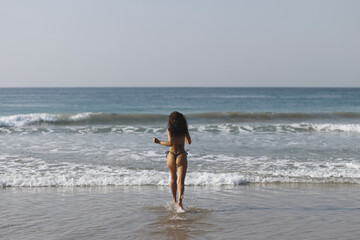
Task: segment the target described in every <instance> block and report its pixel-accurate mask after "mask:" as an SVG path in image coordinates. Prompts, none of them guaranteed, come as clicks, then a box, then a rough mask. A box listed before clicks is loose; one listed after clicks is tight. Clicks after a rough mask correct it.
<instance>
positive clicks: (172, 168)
mask: <svg viewBox="0 0 360 240" xmlns="http://www.w3.org/2000/svg"><path fill="white" fill-rule="evenodd" d="M167 166H168V168H169V170H170V174H171V178H170V189H171V194H172V199H173V202H176V192H177V175H176V162H175V158H174V156H173V155H172V154H171V153H169V154H168V155H167Z"/></svg>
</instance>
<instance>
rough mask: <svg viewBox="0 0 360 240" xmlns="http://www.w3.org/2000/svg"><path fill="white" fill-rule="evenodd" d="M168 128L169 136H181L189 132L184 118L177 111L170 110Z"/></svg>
mask: <svg viewBox="0 0 360 240" xmlns="http://www.w3.org/2000/svg"><path fill="white" fill-rule="evenodd" d="M168 129H169V131H170V135H171V136H182V135H185V134H187V133H188V132H189V130H188V124H187V121H186V118H185V116H184V115H183V114H181V113H179V112H176V111H175V112H172V113H171V114H170V116H169V123H168Z"/></svg>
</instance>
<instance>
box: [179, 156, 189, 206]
mask: <svg viewBox="0 0 360 240" xmlns="http://www.w3.org/2000/svg"><path fill="white" fill-rule="evenodd" d="M176 165H177V172H178V177H179V178H178V189H179V203H178V205H179V207H181V208H182V207H183V206H182V199H183V196H184V191H185V176H186V170H187V156H186V154H181V155H180V156H179V157H178V159H176Z"/></svg>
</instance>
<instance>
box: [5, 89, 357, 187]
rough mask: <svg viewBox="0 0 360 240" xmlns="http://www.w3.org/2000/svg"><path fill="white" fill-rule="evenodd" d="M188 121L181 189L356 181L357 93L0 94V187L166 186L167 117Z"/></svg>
mask: <svg viewBox="0 0 360 240" xmlns="http://www.w3.org/2000/svg"><path fill="white" fill-rule="evenodd" d="M175 110H177V111H180V112H182V113H184V114H185V115H186V116H187V119H188V124H189V130H190V134H191V136H192V139H193V144H192V145H189V146H186V150H188V152H189V155H188V157H189V171H188V176H187V179H186V184H187V185H195V186H203V185H206V186H219V185H239V184H244V183H356V184H359V183H360V159H359V155H360V145H359V140H360V89H336V88H335V89H333V88H329V89H320V88H319V89H318V88H316V89H313V88H304V89H302V88H70V89H66V88H65V89H61V88H59V89H57V88H55V89H46V88H41V89H0V163H1V165H0V186H24V187H30V186H38V187H41V186H107V185H114V186H117V185H136V186H141V185H155V186H159V185H161V186H162V185H168V175H169V174H168V170H167V168H166V165H165V163H164V160H165V155H164V152H165V150H166V148H165V147H162V146H159V145H155V144H153V143H152V137H158V138H159V139H162V140H166V139H167V136H166V133H165V130H166V127H167V118H168V115H169V114H170V113H171V112H172V111H175Z"/></svg>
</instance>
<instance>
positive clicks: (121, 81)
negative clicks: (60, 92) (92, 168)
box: [0, 0, 360, 88]
mask: <svg viewBox="0 0 360 240" xmlns="http://www.w3.org/2000/svg"><path fill="white" fill-rule="evenodd" d="M358 9H360V2H359V1H335V0H331V1H327V0H319V1H291V2H290V1H285V0H277V1H265V0H256V1H212V0H208V1H205V0H199V1H182V2H172V1H151V2H149V1H113V0H111V1H110V0H108V1H101V2H99V1H95V0H89V1H80V0H79V1H45V0H36V1H31V2H29V1H24V0H20V1H9V0H5V1H1V3H0V37H1V44H0V52H1V55H0V87H1V88H5V87H20V88H21V87H26V88H27V87H35V88H36V87H60V88H61V87H70V88H71V87H320V88H322V87H332V88H333V87H345V88H348V87H350V88H353V87H360V68H359V66H360V28H359V27H358V23H359V22H360V14H358V11H357V10H358Z"/></svg>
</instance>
